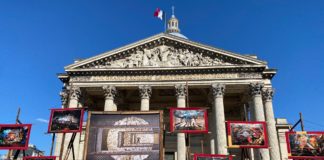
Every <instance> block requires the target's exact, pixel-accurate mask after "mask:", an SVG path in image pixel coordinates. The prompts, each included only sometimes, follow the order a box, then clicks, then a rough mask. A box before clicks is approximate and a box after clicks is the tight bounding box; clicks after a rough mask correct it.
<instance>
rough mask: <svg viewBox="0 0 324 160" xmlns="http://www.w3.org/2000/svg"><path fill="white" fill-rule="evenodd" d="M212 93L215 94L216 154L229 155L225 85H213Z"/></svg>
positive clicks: (214, 131) (214, 132)
mask: <svg viewBox="0 0 324 160" xmlns="http://www.w3.org/2000/svg"><path fill="white" fill-rule="evenodd" d="M211 91H212V93H213V99H214V103H213V107H212V109H213V116H214V117H215V118H214V123H215V127H213V129H214V130H213V134H214V137H215V138H216V139H215V142H214V143H215V154H228V153H227V148H226V147H227V142H226V126H225V112H224V98H223V97H224V93H225V85H224V84H219V83H215V84H212V87H211Z"/></svg>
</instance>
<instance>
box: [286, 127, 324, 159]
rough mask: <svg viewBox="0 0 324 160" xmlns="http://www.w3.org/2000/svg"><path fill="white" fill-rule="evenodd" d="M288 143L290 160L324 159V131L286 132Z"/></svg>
mask: <svg viewBox="0 0 324 160" xmlns="http://www.w3.org/2000/svg"><path fill="white" fill-rule="evenodd" d="M296 142H297V143H296ZM286 143H287V151H288V158H289V159H324V150H323V148H322V149H321V148H320V146H322V147H323V146H324V132H323V131H322V132H320V131H313V132H305V131H304V132H286ZM314 154H315V155H314Z"/></svg>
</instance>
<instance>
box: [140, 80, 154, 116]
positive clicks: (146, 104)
mask: <svg viewBox="0 0 324 160" xmlns="http://www.w3.org/2000/svg"><path fill="white" fill-rule="evenodd" d="M139 93H140V96H141V111H148V110H150V97H151V95H152V88H151V86H148V85H142V86H139Z"/></svg>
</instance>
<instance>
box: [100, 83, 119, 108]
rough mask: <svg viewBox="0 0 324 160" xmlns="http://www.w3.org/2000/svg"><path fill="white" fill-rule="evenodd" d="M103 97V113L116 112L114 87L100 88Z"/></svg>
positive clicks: (115, 91)
mask: <svg viewBox="0 0 324 160" xmlns="http://www.w3.org/2000/svg"><path fill="white" fill-rule="evenodd" d="M102 89H103V91H104V95H105V107H104V111H117V106H116V104H115V102H114V99H115V96H116V94H117V90H116V88H115V86H112V85H108V86H103V87H102Z"/></svg>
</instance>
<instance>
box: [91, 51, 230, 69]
mask: <svg viewBox="0 0 324 160" xmlns="http://www.w3.org/2000/svg"><path fill="white" fill-rule="evenodd" d="M213 65H231V63H227V62H224V61H222V60H221V59H219V58H211V57H209V56H206V55H203V54H202V53H199V52H193V51H191V50H189V49H182V48H174V47H172V46H165V45H163V46H158V47H155V48H152V49H143V50H139V49H138V50H136V51H134V53H132V54H130V55H129V56H127V57H125V58H122V59H117V60H114V61H108V62H105V63H103V64H100V65H99V64H98V65H97V66H96V67H94V68H108V67H116V68H136V67H179V66H188V67H190V66H213Z"/></svg>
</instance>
